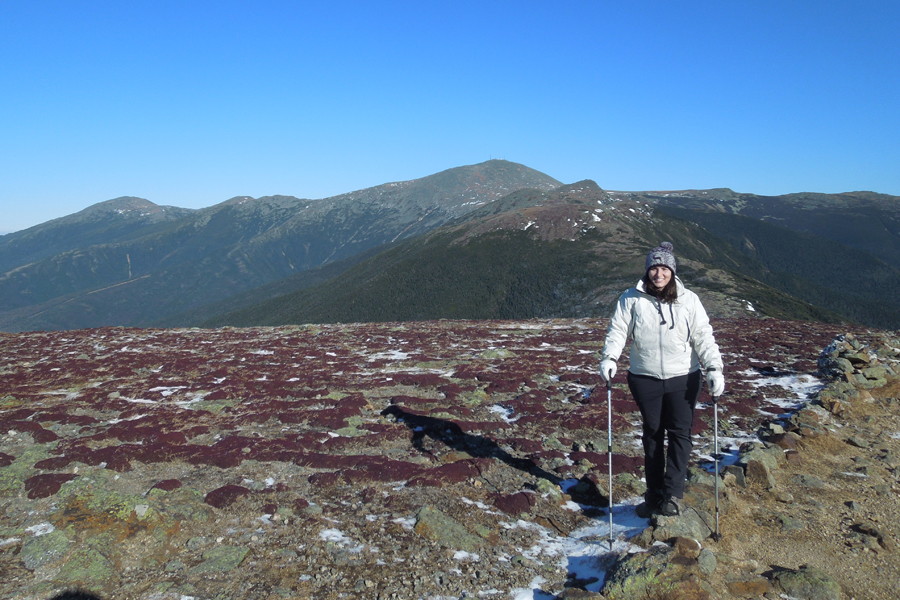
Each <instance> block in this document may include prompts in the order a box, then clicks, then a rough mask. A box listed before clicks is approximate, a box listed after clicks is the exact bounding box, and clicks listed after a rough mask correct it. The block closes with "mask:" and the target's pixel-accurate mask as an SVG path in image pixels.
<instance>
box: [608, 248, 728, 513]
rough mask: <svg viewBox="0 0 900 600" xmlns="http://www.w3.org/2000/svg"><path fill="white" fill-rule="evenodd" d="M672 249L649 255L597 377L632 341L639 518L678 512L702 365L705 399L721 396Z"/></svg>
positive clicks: (709, 347)
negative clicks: (640, 467)
mask: <svg viewBox="0 0 900 600" xmlns="http://www.w3.org/2000/svg"><path fill="white" fill-rule="evenodd" d="M673 250H674V248H673V247H672V244H670V243H669V242H663V243H662V244H660V245H659V246H658V247H656V248H654V249H653V250H651V251H650V253H649V254H648V255H647V261H646V270H645V273H644V277H643V278H642V279H641V280H640V281H639V282H638V284H637V285H636V286H635V287H633V288H631V289H629V290H627V291H626V292H625V293H623V294H622V296H621V297H620V298H619V302H618V304H616V310H615V312H614V313H613V316H612V320H611V321H610V324H609V330H608V331H607V333H606V343H605V344H604V346H603V358H602V360H601V361H600V375H601V376H602V377H603V379H604V381H606V383H607V385H609V383H610V382H611V381H612V378H613V377H615V375H616V360H618V358H619V356H620V355H621V354H622V350H623V349H624V348H625V342H626V341H627V340H628V339H629V338H631V339H632V344H631V353H630V358H629V361H630V365H629V367H628V388H629V389H630V390H631V395H632V396H634V400H635V402H637V405H638V408H640V411H641V417H642V418H643V421H644V425H643V436H642V438H641V439H642V441H643V444H644V474H645V476H646V479H647V493H646V494H645V495H644V502H642V503H641V504H639V505H638V506H637V509H636V511H637V514H638V516H640V517H641V518H644V519H646V518H648V517H650V516H651V515H652V514H661V515H665V516H675V515H677V514H679V513H680V512H681V499H682V498H683V497H684V482H685V479H686V478H687V466H688V460H689V458H690V455H691V447H692V444H691V427H692V425H693V422H694V407H695V406H696V404H697V397H698V396H699V395H700V387H701V385H702V379H701V375H700V367H701V365H702V366H703V368H704V369H705V370H706V380H707V384H708V385H709V390H710V393H712V394H713V395H714V396H719V395H721V394H722V392H723V391H724V390H725V377H724V375H723V374H722V366H723V364H722V355H721V354H720V353H719V347H718V345H716V341H715V339H714V338H713V332H712V327H711V326H710V324H709V317H708V316H707V315H706V311H705V310H704V309H703V305H702V304H701V303H700V299H699V298H698V297H697V295H696V294H694V293H693V292H691V291H689V290H687V289H686V288H685V287H684V285H683V284H682V283H681V280H680V279H678V277H676V276H675V273H676V268H675V255H674V254H673ZM667 436H668V441H669V447H668V453H666V448H665V438H666V437H667Z"/></svg>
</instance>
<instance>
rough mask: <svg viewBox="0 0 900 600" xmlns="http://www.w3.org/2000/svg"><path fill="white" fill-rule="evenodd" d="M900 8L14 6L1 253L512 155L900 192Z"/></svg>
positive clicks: (2, 19) (609, 171)
mask: <svg viewBox="0 0 900 600" xmlns="http://www.w3.org/2000/svg"><path fill="white" fill-rule="evenodd" d="M898 26H900V3H898V2H896V1H895V0H891V1H879V0H867V1H865V2H853V1H841V2H829V1H827V0H818V1H812V0H809V1H795V2H792V1H787V2H785V1H784V0H780V1H777V2H776V1H767V0H752V1H751V0H718V1H716V2H706V1H690V2H673V1H671V0H669V1H658V2H657V1H641V0H635V1H627V2H623V1H622V0H616V1H610V2H606V1H600V0H593V1H577V0H573V1H566V2H526V1H520V2H492V1H490V0H481V1H478V2H466V1H454V2H422V1H421V0H419V1H416V2H374V1H372V2H341V1H333V2H303V1H295V2H278V1H267V0H256V1H254V2H250V1H247V2H240V1H231V2H229V1H216V2H191V1H189V0H181V1H178V2H167V1H155V2H135V1H122V0H118V1H109V2H105V1H91V0H80V1H74V0H73V1H63V0H55V1H42V0H3V1H2V2H0V89H2V90H3V91H2V93H0V115H2V117H0V204H2V212H0V232H9V231H16V230H19V229H23V228H26V227H29V226H32V225H35V224H38V223H42V222H45V221H47V220H50V219H52V218H56V217H60V216H64V215H67V214H71V213H74V212H77V211H79V210H81V209H83V208H86V207H87V206H89V205H91V204H94V203H97V202H102V201H104V200H109V199H111V198H116V197H119V196H139V197H142V198H146V199H148V200H151V201H153V202H155V203H157V204H161V205H175V206H182V207H190V208H201V207H205V206H211V205H213V204H217V203H219V202H222V201H224V200H227V199H228V198H231V197H234V196H238V195H247V196H254V197H259V196H265V195H271V194H286V195H292V196H297V197H300V198H323V197H327V196H331V195H336V194H340V193H343V192H348V191H353V190H357V189H361V188H366V187H369V186H374V185H378V184H381V183H385V182H389V181H402V180H408V179H415V178H418V177H424V176H426V175H430V174H432V173H436V172H438V171H442V170H444V169H449V168H452V167H457V166H461V165H467V164H474V163H479V162H482V161H485V160H488V159H490V158H505V159H507V160H511V161H514V162H518V163H522V164H525V165H527V166H529V167H532V168H534V169H537V170H539V171H542V172H544V173H547V174H548V175H551V176H553V177H555V178H556V179H559V180H560V181H562V182H564V183H572V182H575V181H578V180H581V179H593V180H594V181H596V182H597V183H598V184H599V185H600V186H601V187H603V188H606V189H611V190H653V189H684V188H712V187H730V188H732V189H734V190H736V191H740V192H753V193H757V194H784V193H791V192H801V191H816V192H843V191H854V190H872V191H877V192H882V193H888V194H894V195H900V114H898V113H900V111H898V109H897V107H898V100H900V44H898V43H897V41H896V32H897V30H898Z"/></svg>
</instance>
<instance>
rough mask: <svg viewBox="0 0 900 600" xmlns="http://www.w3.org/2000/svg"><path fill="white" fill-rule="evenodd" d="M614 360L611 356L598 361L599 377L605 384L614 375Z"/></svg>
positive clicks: (607, 383)
mask: <svg viewBox="0 0 900 600" xmlns="http://www.w3.org/2000/svg"><path fill="white" fill-rule="evenodd" d="M616 368H617V367H616V361H614V360H613V359H611V358H604V359H603V360H601V361H600V377H602V378H603V381H605V382H606V385H609V383H610V382H611V381H612V378H613V377H615V376H616Z"/></svg>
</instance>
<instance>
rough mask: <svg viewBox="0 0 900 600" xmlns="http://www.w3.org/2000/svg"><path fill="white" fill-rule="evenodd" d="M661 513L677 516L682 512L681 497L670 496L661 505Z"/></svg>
mask: <svg viewBox="0 0 900 600" xmlns="http://www.w3.org/2000/svg"><path fill="white" fill-rule="evenodd" d="M659 514H661V515H662V516H664V517H677V516H678V515H680V514H681V498H676V497H675V496H669V497H668V498H666V501H665V502H663V503H662V504H661V505H660V506H659Z"/></svg>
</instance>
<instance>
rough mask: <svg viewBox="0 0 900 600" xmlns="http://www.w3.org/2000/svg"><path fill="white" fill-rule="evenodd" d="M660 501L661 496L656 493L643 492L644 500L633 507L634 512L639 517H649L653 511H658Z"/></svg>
mask: <svg viewBox="0 0 900 600" xmlns="http://www.w3.org/2000/svg"><path fill="white" fill-rule="evenodd" d="M661 501H662V498H660V497H659V496H657V495H656V494H651V493H647V494H644V501H643V502H641V503H640V504H638V505H637V506H635V507H634V512H635V514H636V515H637V516H638V517H640V518H641V519H649V518H650V517H652V516H653V514H654V513H656V512H658V511H659V505H660V502H661Z"/></svg>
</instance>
